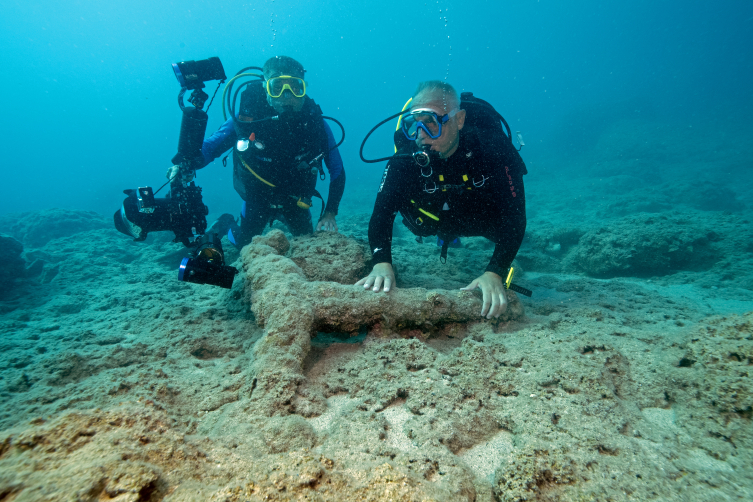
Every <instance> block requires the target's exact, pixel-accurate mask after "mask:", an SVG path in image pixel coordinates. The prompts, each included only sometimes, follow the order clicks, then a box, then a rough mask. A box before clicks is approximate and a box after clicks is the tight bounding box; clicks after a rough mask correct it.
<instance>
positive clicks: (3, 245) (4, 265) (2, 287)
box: [0, 234, 26, 295]
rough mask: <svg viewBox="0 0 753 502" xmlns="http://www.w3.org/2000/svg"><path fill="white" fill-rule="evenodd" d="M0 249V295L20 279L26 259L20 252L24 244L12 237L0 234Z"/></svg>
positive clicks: (24, 268)
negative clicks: (0, 257) (1, 253)
mask: <svg viewBox="0 0 753 502" xmlns="http://www.w3.org/2000/svg"><path fill="white" fill-rule="evenodd" d="M0 249H2V250H3V259H2V260H0V295H3V294H4V292H5V291H6V290H7V288H9V287H10V286H12V285H13V283H14V282H15V281H16V279H20V278H21V277H23V276H24V275H25V272H26V261H25V260H24V259H23V257H22V256H21V254H22V253H23V251H24V246H23V244H21V243H20V242H18V241H17V240H16V239H14V238H13V237H10V236H8V235H2V234H0Z"/></svg>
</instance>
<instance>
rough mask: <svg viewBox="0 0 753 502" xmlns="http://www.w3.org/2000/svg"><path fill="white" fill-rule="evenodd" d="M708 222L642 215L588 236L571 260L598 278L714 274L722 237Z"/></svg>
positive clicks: (587, 233)
mask: <svg viewBox="0 0 753 502" xmlns="http://www.w3.org/2000/svg"><path fill="white" fill-rule="evenodd" d="M703 223H704V222H703V220H689V219H687V218H685V217H683V216H681V215H672V216H664V215H659V216H657V215H650V214H645V213H644V214H638V215H635V216H629V217H626V218H622V219H620V220H617V221H615V222H612V223H611V224H610V225H609V226H604V227H600V228H597V229H594V230H590V231H588V232H586V233H585V234H584V235H583V236H582V237H581V238H580V241H579V242H578V245H577V246H576V247H575V248H574V249H573V251H572V253H571V254H570V255H569V256H568V257H567V260H568V262H569V265H570V266H571V267H572V268H574V269H576V270H581V271H583V272H586V273H587V274H589V275H592V276H595V277H615V276H647V275H648V276H651V275H666V274H669V273H671V272H673V271H677V270H689V269H699V268H700V269H703V268H709V267H710V266H711V265H712V264H713V262H714V261H715V253H714V250H713V248H712V243H714V242H715V241H717V240H719V236H718V235H717V234H716V233H715V232H714V230H713V229H712V228H709V227H707V226H705V225H704V224H703Z"/></svg>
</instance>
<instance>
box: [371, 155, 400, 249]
mask: <svg viewBox="0 0 753 502" xmlns="http://www.w3.org/2000/svg"><path fill="white" fill-rule="evenodd" d="M397 170H398V165H396V164H394V163H393V162H389V163H387V167H386V168H385V169H384V175H383V176H382V181H381V185H380V187H379V193H377V197H376V201H375V202H374V212H372V213H371V220H369V246H370V247H371V261H372V263H389V264H391V263H392V224H393V223H394V222H395V216H396V215H397V212H398V211H399V210H400V200H401V198H400V175H399V174H398V173H397V172H396V171H397Z"/></svg>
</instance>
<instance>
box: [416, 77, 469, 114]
mask: <svg viewBox="0 0 753 502" xmlns="http://www.w3.org/2000/svg"><path fill="white" fill-rule="evenodd" d="M420 95H430V96H432V97H434V96H436V97H439V96H440V95H441V97H442V99H443V101H444V102H445V111H446V112H449V111H452V110H454V109H456V108H459V107H460V97H459V96H458V91H456V90H455V88H454V87H453V86H451V85H450V84H448V83H447V82H443V81H441V80H426V81H424V82H419V84H418V86H416V90H415V91H414V92H413V99H414V100H415V99H416V98H417V97H419V96H420Z"/></svg>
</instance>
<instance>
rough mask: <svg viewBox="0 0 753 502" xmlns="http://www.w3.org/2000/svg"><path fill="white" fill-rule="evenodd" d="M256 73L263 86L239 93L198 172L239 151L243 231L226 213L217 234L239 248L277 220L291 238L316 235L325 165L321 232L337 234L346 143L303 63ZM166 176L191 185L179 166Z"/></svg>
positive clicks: (288, 61)
mask: <svg viewBox="0 0 753 502" xmlns="http://www.w3.org/2000/svg"><path fill="white" fill-rule="evenodd" d="M248 69H249V68H246V69H244V70H248ZM253 69H259V70H262V73H263V80H262V79H261V75H254V76H257V77H259V80H254V81H251V82H247V83H245V84H243V85H242V86H241V87H239V88H238V89H237V91H240V90H241V89H242V88H243V87H245V89H244V90H243V93H242V94H241V100H240V109H239V110H238V113H237V114H236V112H235V108H234V104H235V98H234V97H233V100H232V103H233V106H231V107H230V115H231V116H230V118H229V119H228V120H227V121H226V122H225V123H224V124H223V125H222V126H221V127H220V128H219V130H218V131H217V132H215V133H214V134H212V135H211V136H210V137H209V138H207V139H206V140H204V143H203V145H202V148H201V153H202V156H203V162H200V165H198V166H196V168H197V169H201V168H203V167H205V166H206V165H207V164H209V163H210V162H212V161H213V160H214V159H216V158H218V157H220V156H221V155H222V154H223V153H224V152H226V151H227V150H229V149H230V148H233V186H234V188H235V190H236V191H237V192H238V194H239V195H240V196H241V198H242V199H243V201H244V202H243V206H242V209H241V218H240V225H238V224H237V223H236V221H235V219H234V218H233V217H232V216H231V215H227V214H226V215H222V216H221V217H220V218H219V220H218V221H217V222H215V224H214V225H213V229H212V230H213V231H217V232H219V233H221V234H222V233H225V232H227V236H228V239H229V240H230V242H232V243H233V244H234V245H235V246H237V247H238V248H241V247H243V246H244V245H246V244H248V243H249V242H251V239H252V238H253V237H254V236H255V235H259V234H261V233H262V231H263V230H264V227H265V226H266V224H267V223H270V224H271V223H272V222H273V221H274V219H279V220H280V221H282V222H283V223H285V224H286V225H287V227H288V229H289V230H290V232H291V233H292V234H293V235H302V234H307V233H311V232H313V225H312V219H311V212H310V211H309V208H310V207H311V205H312V198H313V197H318V198H321V195H319V193H318V192H317V190H316V180H317V176H318V177H319V178H320V179H322V180H323V179H324V169H323V168H322V162H324V163H325V164H326V166H327V169H328V170H329V173H330V184H329V197H328V201H327V203H326V206H325V207H323V208H322V214H321V215H320V218H319V221H318V223H317V226H316V230H329V231H334V232H337V223H336V221H335V217H336V215H337V211H338V206H339V204H340V199H341V198H342V195H343V191H344V189H345V170H344V169H343V163H342V159H341V157H340V153H339V152H338V150H337V146H339V144H341V143H342V140H341V141H340V143H337V144H336V142H335V139H334V135H333V134H332V130H331V129H330V127H329V125H327V123H326V122H325V121H324V120H323V115H322V111H321V109H320V108H319V105H317V104H316V103H315V102H314V100H313V99H311V97H309V96H308V95H307V93H306V82H305V80H304V73H305V70H304V69H303V66H302V65H301V64H300V63H299V62H298V61H296V60H294V59H293V58H290V57H287V56H276V57H273V58H270V59H269V60H267V62H266V63H264V67H263V68H253ZM244 70H241V72H239V73H238V75H236V78H237V77H242V76H247V75H253V74H241V73H242V72H243V71H244ZM233 80H234V79H231V81H230V82H229V83H228V87H230V88H231V87H232V85H231V84H232V82H233ZM230 90H231V93H232V88H231V89H230ZM226 91H227V89H226ZM236 95H237V92H236ZM228 98H230V96H229V95H228ZM223 100H224V97H223ZM327 118H329V117H327ZM332 120H334V119H332ZM335 122H337V121H335ZM338 125H340V124H339V123H338ZM340 127H342V126H341V125H340ZM343 132H344V131H343ZM224 162H225V160H223V163H224ZM189 176H190V174H189ZM167 177H168V179H170V180H173V179H183V180H184V181H185V177H186V173H181V172H180V167H179V166H173V167H171V168H170V169H169V170H168V173H167ZM223 227H224V228H223Z"/></svg>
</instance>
